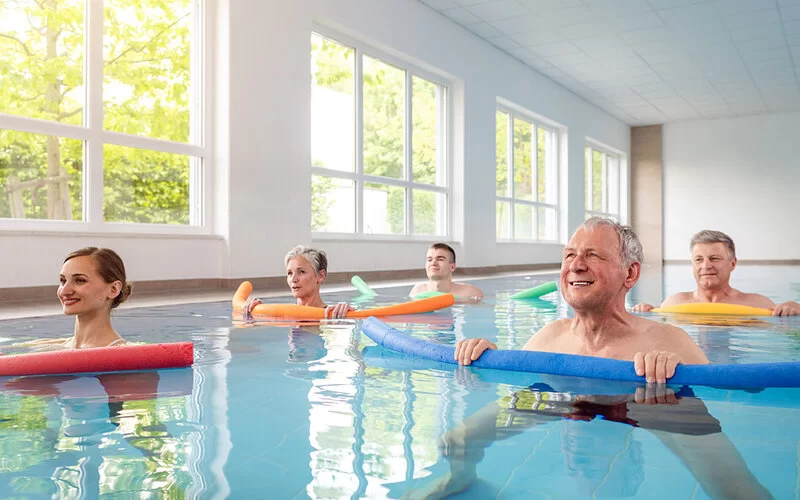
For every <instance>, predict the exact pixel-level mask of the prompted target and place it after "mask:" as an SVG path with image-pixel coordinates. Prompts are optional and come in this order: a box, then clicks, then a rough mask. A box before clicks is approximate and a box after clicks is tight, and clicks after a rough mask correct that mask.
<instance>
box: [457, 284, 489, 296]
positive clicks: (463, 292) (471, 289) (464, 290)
mask: <svg viewBox="0 0 800 500" xmlns="http://www.w3.org/2000/svg"><path fill="white" fill-rule="evenodd" d="M455 295H457V296H459V297H460V298H462V299H482V298H483V292H482V291H481V289H480V288H478V287H477V286H474V285H468V284H466V283H459V284H458V292H457V293H456V294H455Z"/></svg>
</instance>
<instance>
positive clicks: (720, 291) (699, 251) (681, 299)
mask: <svg viewBox="0 0 800 500" xmlns="http://www.w3.org/2000/svg"><path fill="white" fill-rule="evenodd" d="M689 249H690V250H691V252H692V267H693V270H694V280H695V281H696V282H697V289H696V290H694V291H691V292H680V293H676V294H674V295H671V296H670V297H668V298H667V300H665V301H664V302H663V303H662V304H661V307H667V306H674V305H678V304H687V303H692V302H721V303H725V304H739V305H743V306H751V307H761V308H764V309H772V315H773V316H797V315H799V314H800V304H798V303H797V302H792V301H788V302H784V303H782V304H777V305H776V304H775V303H774V302H772V301H771V300H770V299H768V298H767V297H764V296H763V295H759V294H757V293H745V292H741V291H739V290H737V289H735V288H733V287H731V283H730V281H731V272H733V270H734V269H736V246H735V245H734V244H733V240H732V239H731V238H730V237H729V236H728V235H727V234H725V233H723V232H721V231H709V230H705V231H700V232H699V233H697V234H695V235H694V236H692V239H691V242H690V244H689ZM653 307H654V306H652V305H651V304H637V305H636V306H635V307H634V308H633V310H634V311H636V312H648V311H650V310H651V309H653Z"/></svg>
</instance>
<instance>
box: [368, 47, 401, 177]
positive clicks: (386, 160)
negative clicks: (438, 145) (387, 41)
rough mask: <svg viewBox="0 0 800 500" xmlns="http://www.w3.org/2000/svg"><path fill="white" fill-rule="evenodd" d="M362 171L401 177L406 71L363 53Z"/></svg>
mask: <svg viewBox="0 0 800 500" xmlns="http://www.w3.org/2000/svg"><path fill="white" fill-rule="evenodd" d="M363 92H364V172H365V173H367V174H370V175H380V176H383V177H391V178H393V179H402V178H403V165H404V161H403V147H404V144H403V142H404V139H403V118H404V113H405V99H404V96H405V71H403V70H402V69H398V68H395V67H394V66H390V65H388V64H386V63H384V62H383V61H379V60H378V59H374V58H372V57H368V56H364V89H363Z"/></svg>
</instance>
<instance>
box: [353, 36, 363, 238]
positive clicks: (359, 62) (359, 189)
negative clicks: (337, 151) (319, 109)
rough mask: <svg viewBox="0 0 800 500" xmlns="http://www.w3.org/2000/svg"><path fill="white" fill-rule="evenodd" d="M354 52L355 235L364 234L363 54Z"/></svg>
mask: <svg viewBox="0 0 800 500" xmlns="http://www.w3.org/2000/svg"><path fill="white" fill-rule="evenodd" d="M354 51H355V75H354V78H353V84H354V85H355V86H356V88H355V89H354V92H355V99H354V100H355V106H356V109H355V113H356V119H355V122H356V123H355V127H356V130H355V140H356V143H355V153H356V154H355V158H356V165H355V167H356V181H355V183H356V185H355V191H356V213H355V217H356V234H361V233H363V232H364V178H363V176H364V64H363V62H364V61H363V58H364V53H363V52H362V51H361V49H359V48H357V47H356V48H354Z"/></svg>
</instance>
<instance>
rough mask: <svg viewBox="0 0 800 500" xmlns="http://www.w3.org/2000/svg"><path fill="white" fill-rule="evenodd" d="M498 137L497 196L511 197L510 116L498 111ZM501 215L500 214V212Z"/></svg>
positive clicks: (496, 127) (496, 120) (496, 121)
mask: <svg viewBox="0 0 800 500" xmlns="http://www.w3.org/2000/svg"><path fill="white" fill-rule="evenodd" d="M495 129H496V134H495V135H496V137H497V149H496V151H497V152H496V155H497V191H496V192H497V196H508V197H510V196H511V190H510V189H509V187H508V114H506V113H503V112H502V111H498V112H497V114H496V115H495ZM498 213H499V212H498Z"/></svg>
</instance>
